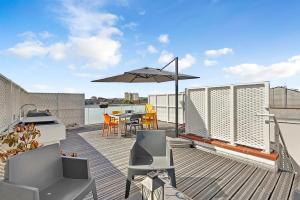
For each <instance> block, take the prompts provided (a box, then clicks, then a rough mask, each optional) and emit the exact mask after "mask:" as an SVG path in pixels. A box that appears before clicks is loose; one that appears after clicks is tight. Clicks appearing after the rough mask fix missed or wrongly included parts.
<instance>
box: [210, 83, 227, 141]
mask: <svg viewBox="0 0 300 200" xmlns="http://www.w3.org/2000/svg"><path fill="white" fill-rule="evenodd" d="M208 92H209V102H210V103H209V109H210V112H209V113H210V118H209V125H210V126H209V131H210V135H211V137H212V138H216V139H220V140H225V141H230V139H231V135H230V87H221V88H210V89H208Z"/></svg>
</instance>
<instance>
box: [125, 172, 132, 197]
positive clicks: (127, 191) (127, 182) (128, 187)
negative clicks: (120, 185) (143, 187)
mask: <svg viewBox="0 0 300 200" xmlns="http://www.w3.org/2000/svg"><path fill="white" fill-rule="evenodd" d="M129 178H130V177H128V178H127V179H126V191H125V199H127V198H128V197H129V192H130V185H131V180H129Z"/></svg>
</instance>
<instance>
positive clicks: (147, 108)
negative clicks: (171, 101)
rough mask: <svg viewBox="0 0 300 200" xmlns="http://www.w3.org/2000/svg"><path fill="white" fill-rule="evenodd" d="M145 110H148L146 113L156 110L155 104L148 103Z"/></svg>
mask: <svg viewBox="0 0 300 200" xmlns="http://www.w3.org/2000/svg"><path fill="white" fill-rule="evenodd" d="M145 111H146V113H150V112H153V111H155V110H154V107H153V105H152V104H149V103H148V104H146V105H145Z"/></svg>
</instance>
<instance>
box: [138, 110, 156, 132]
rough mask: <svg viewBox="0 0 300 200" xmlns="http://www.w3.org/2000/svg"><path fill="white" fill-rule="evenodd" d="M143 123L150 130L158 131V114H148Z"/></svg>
mask: <svg viewBox="0 0 300 200" xmlns="http://www.w3.org/2000/svg"><path fill="white" fill-rule="evenodd" d="M142 123H143V125H145V126H146V127H147V128H148V129H150V128H153V129H158V123H157V114H156V112H152V113H146V114H145V116H144V117H143V118H142Z"/></svg>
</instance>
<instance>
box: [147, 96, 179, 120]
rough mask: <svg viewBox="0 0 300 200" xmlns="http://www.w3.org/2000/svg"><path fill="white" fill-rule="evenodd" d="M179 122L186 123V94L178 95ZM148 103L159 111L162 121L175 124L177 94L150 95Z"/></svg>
mask: <svg viewBox="0 0 300 200" xmlns="http://www.w3.org/2000/svg"><path fill="white" fill-rule="evenodd" d="M178 100H179V102H178V122H179V123H180V124H182V123H184V121H185V119H184V93H180V94H178ZM148 103H149V104H152V105H153V106H154V108H155V110H156V111H157V118H158V120H160V121H165V122H171V123H175V107H176V105H175V94H156V95H149V97H148Z"/></svg>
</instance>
